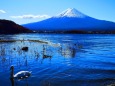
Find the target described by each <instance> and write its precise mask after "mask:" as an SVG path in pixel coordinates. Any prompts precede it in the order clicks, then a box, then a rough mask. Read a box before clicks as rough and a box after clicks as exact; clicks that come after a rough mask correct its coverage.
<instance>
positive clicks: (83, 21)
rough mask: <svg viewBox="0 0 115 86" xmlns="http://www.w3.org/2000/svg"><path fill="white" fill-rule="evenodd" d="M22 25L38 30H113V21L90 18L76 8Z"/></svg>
mask: <svg viewBox="0 0 115 86" xmlns="http://www.w3.org/2000/svg"><path fill="white" fill-rule="evenodd" d="M23 26H24V27H27V28H29V29H31V30H39V31H44V30H45V31H72V30H74V31H75V30H78V31H113V30H114V31H115V23H113V22H109V21H104V20H98V19H95V18H91V17H89V16H87V15H85V14H83V13H81V12H79V11H78V10H76V9H67V10H66V11H64V12H62V13H61V14H59V15H57V16H55V17H51V18H49V19H46V20H43V21H39V22H35V23H29V24H25V25H23Z"/></svg>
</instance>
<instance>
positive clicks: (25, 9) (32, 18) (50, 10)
mask: <svg viewBox="0 0 115 86" xmlns="http://www.w3.org/2000/svg"><path fill="white" fill-rule="evenodd" d="M68 8H76V9H77V10H79V11H80V12H82V13H84V14H86V15H88V16H91V17H94V18H97V19H101V20H108V21H113V22H115V0H1V1H0V19H8V20H13V21H15V22H16V23H18V24H25V23H29V22H37V21H41V20H43V19H46V18H48V17H50V16H55V15H57V14H59V13H61V12H62V11H64V10H66V9H68Z"/></svg>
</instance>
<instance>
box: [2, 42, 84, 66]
mask: <svg viewBox="0 0 115 86" xmlns="http://www.w3.org/2000/svg"><path fill="white" fill-rule="evenodd" d="M6 45H9V46H6ZM25 45H26V46H25ZM81 48H82V47H81V45H80V46H79V45H77V44H68V43H62V44H61V45H60V46H59V47H53V46H50V45H48V44H40V43H35V42H29V41H28V42H27V41H26V42H25V41H23V43H22V42H16V43H14V44H13V45H10V44H7V43H6V44H4V45H0V63H1V65H3V66H10V65H11V64H12V63H13V62H16V64H17V66H18V67H19V68H20V66H22V65H24V66H28V65H29V64H28V62H29V61H30V59H35V60H36V61H42V62H43V60H45V59H49V61H51V59H52V58H54V57H55V55H56V56H60V55H61V56H62V57H69V58H74V57H76V53H77V51H78V50H79V49H81ZM25 49H26V50H25ZM25 51H26V52H25Z"/></svg>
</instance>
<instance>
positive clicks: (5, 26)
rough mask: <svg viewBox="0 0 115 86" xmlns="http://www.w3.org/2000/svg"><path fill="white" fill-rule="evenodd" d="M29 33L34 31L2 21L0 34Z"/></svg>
mask: <svg viewBox="0 0 115 86" xmlns="http://www.w3.org/2000/svg"><path fill="white" fill-rule="evenodd" d="M28 32H32V31H31V30H28V29H26V28H25V27H23V26H20V25H18V24H16V23H14V22H13V21H9V20H0V34H16V33H28Z"/></svg>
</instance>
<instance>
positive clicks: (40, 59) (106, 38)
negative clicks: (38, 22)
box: [0, 34, 115, 86]
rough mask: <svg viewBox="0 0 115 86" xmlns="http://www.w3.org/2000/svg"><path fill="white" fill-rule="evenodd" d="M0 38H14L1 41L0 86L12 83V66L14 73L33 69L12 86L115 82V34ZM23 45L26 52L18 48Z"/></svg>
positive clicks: (85, 85) (78, 85) (94, 85)
mask: <svg viewBox="0 0 115 86" xmlns="http://www.w3.org/2000/svg"><path fill="white" fill-rule="evenodd" d="M0 39H1V40H2V39H5V40H17V41H15V42H0V86H12V83H11V81H10V79H9V77H10V66H11V65H14V67H15V69H14V73H17V72H18V71H22V70H27V71H32V75H31V77H29V78H28V79H25V80H15V83H14V86H106V85H108V84H111V83H114V82H115V35H106V34H104V35H100V34H96V35H94V34H92V35H91V34H18V35H0ZM20 40H22V41H20ZM29 40H40V41H43V42H35V41H29ZM25 46H27V47H28V48H29V49H28V51H23V50H21V48H22V47H25ZM44 55H47V56H49V57H47V58H45V57H44Z"/></svg>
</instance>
